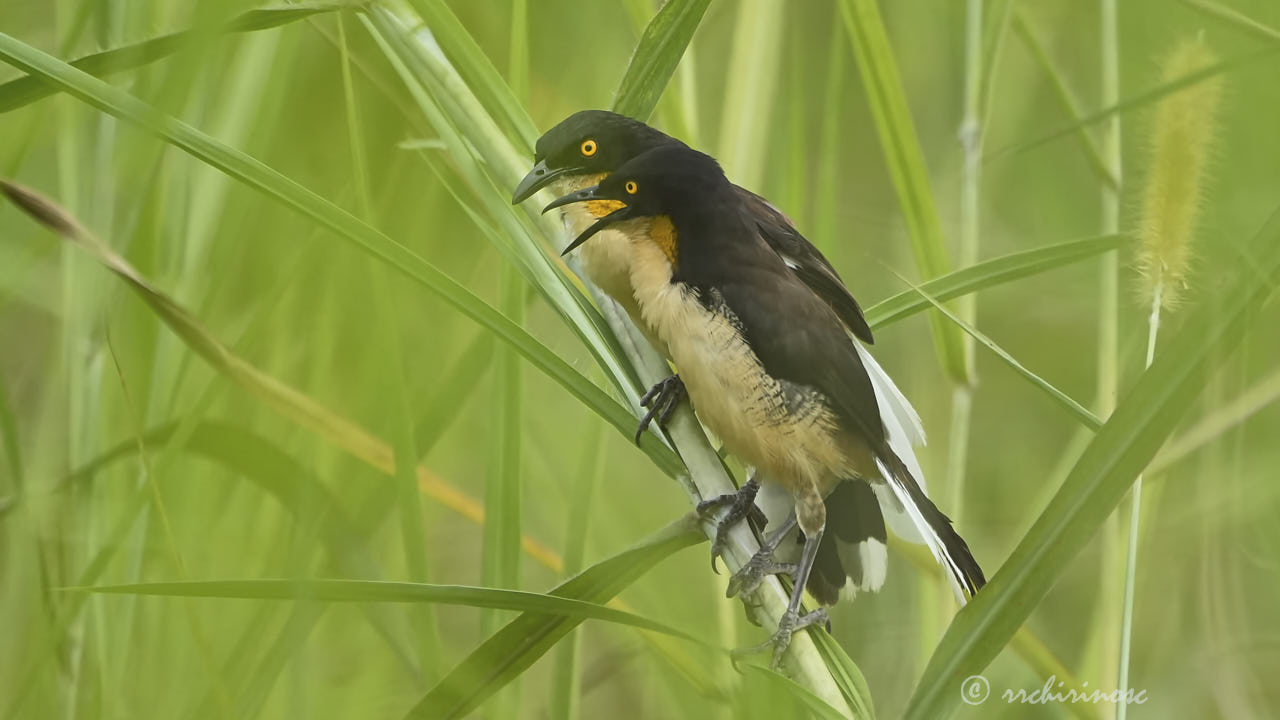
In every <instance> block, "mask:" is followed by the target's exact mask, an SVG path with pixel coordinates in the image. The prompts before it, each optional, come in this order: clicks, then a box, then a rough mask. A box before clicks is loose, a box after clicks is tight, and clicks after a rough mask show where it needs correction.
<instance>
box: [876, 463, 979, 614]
mask: <svg viewBox="0 0 1280 720" xmlns="http://www.w3.org/2000/svg"><path fill="white" fill-rule="evenodd" d="M876 465H877V466H878V467H879V469H880V473H881V475H883V476H884V479H885V482H886V483H888V485H889V488H890V489H891V490H892V491H893V495H894V498H895V499H896V500H897V502H898V504H901V505H902V508H903V509H904V510H905V511H906V514H907V516H908V517H909V518H911V521H912V523H914V524H915V526H916V529H917V530H919V531H920V534H921V535H923V536H924V541H925V545H927V546H928V547H929V550H930V552H932V553H933V557H934V558H935V559H936V560H937V561H938V563H939V564H941V565H942V566H943V567H944V568H946V570H947V577H948V579H949V580H950V581H951V587H952V589H953V590H954V591H955V593H956V599H957V600H959V601H960V602H962V603H963V602H965V601H966V600H968V599H969V598H971V597H973V596H974V594H976V593H977V592H978V590H980V589H981V588H982V586H983V585H985V584H986V583H987V578H986V576H984V575H983V574H982V568H981V567H979V566H978V561H977V560H975V559H974V557H973V553H972V552H970V551H969V546H968V545H967V544H966V543H965V541H964V538H962V537H960V533H957V532H956V530H955V528H953V527H952V526H951V520H950V518H948V517H947V516H946V515H943V514H942V511H941V510H939V509H938V506H936V505H934V504H933V501H932V500H930V499H929V497H928V496H927V495H925V494H924V490H922V489H921V488H920V486H919V485H918V484H917V483H916V481H915V478H913V477H912V476H911V471H910V470H908V469H907V466H906V464H905V463H903V462H902V460H901V459H900V458H899V457H898V456H897V455H896V454H894V452H893V450H891V449H889V448H888V447H887V446H885V447H882V448H881V449H880V451H879V452H878V453H876Z"/></svg>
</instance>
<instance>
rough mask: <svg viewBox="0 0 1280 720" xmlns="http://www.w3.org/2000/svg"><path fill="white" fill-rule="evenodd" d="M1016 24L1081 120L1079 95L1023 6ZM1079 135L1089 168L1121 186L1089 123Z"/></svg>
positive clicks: (1071, 114)
mask: <svg viewBox="0 0 1280 720" xmlns="http://www.w3.org/2000/svg"><path fill="white" fill-rule="evenodd" d="M1013 27H1014V29H1015V30H1016V31H1017V33H1018V36H1019V37H1021V38H1022V41H1023V42H1024V43H1026V45H1027V48H1028V49H1030V50H1031V55H1032V57H1034V58H1035V59H1036V63H1037V64H1038V65H1039V66H1040V69H1041V70H1043V71H1044V74H1045V75H1047V76H1049V85H1050V86H1051V87H1052V88H1053V94H1054V97H1056V98H1057V99H1058V104H1059V105H1061V106H1062V109H1063V110H1064V111H1065V112H1066V114H1067V116H1068V117H1070V118H1071V119H1072V120H1073V121H1075V122H1079V120H1080V117H1081V115H1082V114H1083V113H1081V111H1080V103H1079V102H1077V101H1076V98H1075V95H1073V94H1072V93H1071V89H1070V88H1068V87H1067V81H1066V79H1065V78H1064V77H1063V76H1062V73H1060V72H1058V68H1057V67H1056V66H1055V65H1054V64H1053V61H1052V60H1050V59H1049V52H1048V51H1047V50H1045V47H1044V43H1042V42H1040V38H1039V37H1037V36H1036V34H1035V32H1034V31H1033V30H1032V29H1031V25H1030V24H1028V22H1027V18H1026V14H1025V13H1024V12H1023V11H1022V10H1018V11H1017V12H1015V13H1014V19H1013ZM1076 139H1077V140H1079V141H1080V147H1081V148H1083V149H1084V152H1085V158H1086V159H1088V161H1089V168H1090V169H1091V170H1093V172H1094V174H1095V175H1097V176H1098V177H1099V178H1101V179H1102V181H1103V182H1105V183H1106V184H1107V185H1109V186H1110V187H1112V188H1117V189H1118V188H1119V187H1120V182H1119V180H1117V179H1116V177H1115V176H1114V175H1113V174H1112V173H1111V171H1110V170H1109V169H1107V163H1106V161H1105V160H1103V159H1102V150H1101V149H1099V148H1098V144H1097V143H1096V142H1095V141H1094V139H1093V136H1091V135H1090V134H1089V133H1088V132H1087V131H1086V129H1085V126H1083V125H1081V126H1080V127H1079V128H1078V129H1077V130H1076Z"/></svg>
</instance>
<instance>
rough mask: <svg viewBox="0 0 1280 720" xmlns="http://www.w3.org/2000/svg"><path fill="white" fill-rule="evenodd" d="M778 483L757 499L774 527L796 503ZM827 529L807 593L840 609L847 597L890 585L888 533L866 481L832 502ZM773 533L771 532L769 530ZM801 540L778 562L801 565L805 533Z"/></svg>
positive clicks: (837, 493) (844, 485)
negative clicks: (887, 581) (886, 581)
mask: <svg viewBox="0 0 1280 720" xmlns="http://www.w3.org/2000/svg"><path fill="white" fill-rule="evenodd" d="M780 487H781V486H779V485H778V484H777V483H765V484H764V485H762V486H761V488H760V494H759V495H757V496H756V503H757V504H758V505H759V506H760V509H762V510H764V512H765V515H766V516H767V517H768V518H769V522H770V524H773V523H774V522H781V518H785V517H786V516H787V515H788V513H790V512H791V508H793V507H794V506H795V501H794V500H793V499H792V498H791V496H790V495H789V494H787V493H786V491H785V490H781V489H780ZM825 502H826V508H827V525H826V531H825V532H823V534H822V543H821V544H820V545H819V546H818V554H817V556H816V557H815V558H814V561H813V570H812V571H811V572H810V573H809V581H808V582H807V583H806V584H805V589H806V590H808V591H809V594H810V595H813V597H814V598H815V599H817V601H818V602H820V603H822V604H823V605H834V604H835V603H836V601H838V600H839V599H840V598H841V596H844V597H845V598H849V597H851V596H853V595H856V594H858V593H859V592H875V591H876V590H879V589H880V587H881V586H882V585H884V578H885V571H886V570H887V569H888V566H889V556H888V551H887V549H886V547H885V542H886V533H885V525H884V516H883V515H881V513H880V503H879V502H877V500H876V495H875V493H874V492H872V490H871V486H870V485H868V484H867V483H866V482H865V481H863V480H857V479H850V480H843V481H841V482H840V483H839V484H838V485H836V487H835V489H833V490H832V491H831V492H830V493H829V494H828V495H827V498H826V501H825ZM766 527H767V526H766ZM794 535H795V539H794V540H792V539H791V538H787V539H785V540H783V542H782V545H781V546H779V548H778V551H777V553H776V554H775V558H776V559H777V560H778V561H780V562H796V561H798V560H799V559H800V549H801V548H802V547H803V545H804V533H802V532H800V531H799V529H798V528H797V529H796V530H795V532H794Z"/></svg>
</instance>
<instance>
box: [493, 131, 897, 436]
mask: <svg viewBox="0 0 1280 720" xmlns="http://www.w3.org/2000/svg"><path fill="white" fill-rule="evenodd" d="M667 144H675V145H679V146H681V147H685V145H684V143H681V142H680V141H679V140H676V139H675V138H673V137H671V136H669V135H666V134H664V133H662V132H659V131H658V130H655V129H654V128H652V127H649V126H648V125H646V124H644V123H642V122H640V121H638V120H633V119H631V118H629V117H626V116H624V115H619V114H617V113H612V112H608V111H605V110H583V111H580V112H577V113H574V114H573V115H570V116H569V117H567V118H565V119H564V120H563V121H561V122H560V123H559V124H557V125H556V126H555V127H553V128H551V129H550V130H548V131H547V132H546V133H545V134H543V136H542V137H540V138H538V142H537V144H536V146H535V148H534V166H533V169H531V170H530V171H529V173H528V174H527V175H525V177H524V179H523V180H521V181H520V184H519V185H518V186H517V187H516V189H515V192H514V193H513V195H512V202H513V203H520V202H524V201H525V200H527V199H528V198H529V197H531V196H532V195H533V194H534V193H535V192H537V191H538V190H540V189H542V188H544V187H550V188H551V189H552V190H553V191H554V192H555V193H556V194H557V195H564V194H565V193H569V192H573V191H575V190H580V189H582V188H584V187H588V186H591V185H595V184H596V183H598V182H600V181H601V180H603V179H604V178H605V177H606V176H607V175H608V174H609V173H611V172H613V171H614V170H616V169H617V168H618V167H619V166H620V165H622V164H623V163H624V162H626V161H628V160H630V159H632V158H634V157H636V156H637V155H639V154H641V153H643V152H645V151H647V150H652V149H653V148H656V147H659V146H662V145H667ZM733 189H734V192H736V193H738V195H739V196H740V198H741V200H742V203H743V205H744V207H745V208H746V209H747V212H748V213H749V214H750V216H751V218H752V221H753V222H754V223H755V225H756V226H757V227H758V228H759V231H760V236H761V237H762V238H763V239H764V241H765V242H766V243H767V244H768V245H769V246H770V247H771V248H773V249H774V250H775V251H776V252H777V253H778V254H779V255H780V256H781V257H782V258H783V261H784V262H785V263H786V265H787V267H788V268H790V270H791V272H792V273H794V274H795V275H796V276H797V277H798V278H800V279H801V280H802V281H803V282H804V283H805V284H806V285H808V286H809V287H810V288H811V289H812V290H813V292H815V293H817V294H818V295H819V296H820V297H822V298H823V299H824V300H825V301H826V302H827V303H828V304H830V305H831V307H832V308H833V309H834V310H835V311H836V313H837V314H838V315H839V316H840V318H841V320H842V321H843V322H844V323H845V325H847V326H848V327H849V330H850V331H851V332H853V334H854V335H856V336H857V337H858V338H860V339H862V340H863V341H865V342H867V343H871V342H873V339H872V335H871V328H870V327H868V326H867V321H866V319H865V318H864V317H863V315H862V309H861V308H860V307H858V302H857V301H856V300H855V299H854V298H853V295H851V294H850V293H849V291H848V289H846V288H845V286H844V283H843V282H842V281H841V280H840V276H839V275H838V274H837V273H836V271H835V269H834V268H833V267H832V266H831V263H829V262H827V259H826V258H825V257H823V255H822V253H821V252H819V251H818V249H817V248H815V247H814V246H813V245H812V244H810V243H809V241H808V240H806V239H805V237H804V236H803V235H801V234H800V233H799V232H798V231H797V230H796V229H795V227H794V226H793V225H792V223H791V220H790V219H788V218H787V216H786V215H784V214H782V213H781V212H780V211H778V209H777V208H775V207H774V206H773V205H771V204H769V202H768V201H766V200H765V199H764V198H762V197H760V196H759V195H756V194H754V193H752V192H750V191H748V190H744V189H743V188H740V187H738V186H736V185H735V186H733ZM616 207H617V205H616V203H614V202H612V201H609V200H598V201H594V202H587V203H582V204H576V205H571V206H568V207H565V208H564V210H563V215H564V221H565V224H566V226H567V227H568V229H569V233H570V235H571V236H574V235H577V234H579V233H581V232H582V231H583V230H585V229H586V228H587V227H588V226H589V225H591V223H593V222H595V221H596V220H598V219H600V218H601V217H604V216H605V215H607V214H608V213H609V212H610V211H612V210H614V209H616ZM605 232H606V233H607V235H606V237H610V236H612V234H613V233H615V232H619V231H618V230H617V229H616V228H610V229H608V230H606V231H605ZM629 253H630V246H629V245H628V244H627V243H622V242H616V241H610V240H607V239H605V238H600V239H599V240H598V241H597V242H593V243H590V244H588V245H585V246H584V247H583V248H582V252H581V253H580V254H579V257H580V260H581V262H582V267H583V270H584V271H585V272H586V274H587V277H588V279H590V280H591V281H592V282H593V283H595V285H596V286H597V287H599V288H600V289H601V290H603V291H604V292H605V293H606V294H607V295H609V297H611V298H613V299H614V300H615V301H616V302H617V303H618V304H619V305H621V306H622V308H623V309H624V310H626V312H627V314H628V315H630V316H631V319H632V321H633V322H635V323H636V325H637V326H638V327H639V328H640V329H641V330H642V331H643V332H644V333H645V334H646V335H647V336H648V338H649V340H650V341H651V342H653V344H654V346H655V347H657V348H658V349H659V351H662V352H664V353H665V352H666V349H665V348H664V347H663V346H662V341H661V339H660V338H658V337H656V336H655V335H654V333H653V331H652V329H651V328H649V327H648V326H647V325H646V324H645V322H644V320H643V318H641V317H640V314H639V312H638V308H637V307H636V302H635V299H634V297H633V296H632V293H631V287H630V280H629V277H628V271H627V268H628V267H630V265H631V258H630V255H629ZM680 394H681V388H680V385H679V379H678V377H672V378H668V379H667V380H664V381H663V382H661V383H659V384H658V385H656V386H655V387H654V388H653V389H652V390H651V391H650V392H649V394H648V395H646V396H645V400H646V403H647V404H649V406H650V412H649V413H648V414H647V415H646V416H645V417H644V419H642V420H641V423H640V427H639V430H638V431H637V433H636V441H637V442H639V438H640V433H642V432H644V430H645V428H647V427H648V425H649V422H650V421H651V420H652V419H653V418H654V417H655V415H659V419H660V420H665V416H666V415H669V414H670V412H671V410H673V409H674V407H675V403H676V402H677V401H678V400H679V397H680ZM650 401H651V402H650Z"/></svg>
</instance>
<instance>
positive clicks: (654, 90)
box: [613, 0, 711, 120]
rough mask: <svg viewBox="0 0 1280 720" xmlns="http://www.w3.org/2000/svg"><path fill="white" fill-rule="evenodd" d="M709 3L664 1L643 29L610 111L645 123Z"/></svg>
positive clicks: (678, 0) (700, 0)
mask: <svg viewBox="0 0 1280 720" xmlns="http://www.w3.org/2000/svg"><path fill="white" fill-rule="evenodd" d="M710 4H711V0H667V2H665V3H663V5H662V8H661V9H659V10H658V12H657V14H656V15H654V16H653V20H650V21H649V24H648V25H647V26H645V29H644V34H643V35H642V36H641V37H640V42H639V43H638V44H637V45H636V49H635V52H633V53H632V54H631V61H630V62H628V63H627V70H626V73H624V74H623V76H622V82H621V83H619V84H618V91H617V93H615V94H614V96H613V111H614V112H616V113H618V114H620V115H626V116H627V117H633V118H636V119H637V120H648V119H649V116H650V115H652V114H653V109H654V108H655V107H657V106H658V99H659V98H661V97H662V91H663V90H665V89H666V87H667V83H668V82H670V80H671V76H672V75H673V74H675V71H676V66H678V65H679V64H680V58H681V57H683V56H684V52H685V49H686V48H688V47H689V41H691V40H692V39H693V32H694V30H697V29H698V23H700V22H702V16H703V15H705V14H706V12H707V6H708V5H710Z"/></svg>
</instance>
